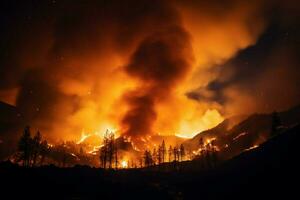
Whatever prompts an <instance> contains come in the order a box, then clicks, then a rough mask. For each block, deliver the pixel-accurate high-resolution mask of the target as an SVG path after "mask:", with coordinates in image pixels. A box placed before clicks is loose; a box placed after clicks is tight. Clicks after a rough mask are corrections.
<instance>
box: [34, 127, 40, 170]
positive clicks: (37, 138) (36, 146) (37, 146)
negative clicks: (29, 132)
mask: <svg viewBox="0 0 300 200" xmlns="http://www.w3.org/2000/svg"><path fill="white" fill-rule="evenodd" d="M41 141H42V136H41V133H40V132H39V131H38V132H37V133H36V135H35V136H34V137H33V140H32V166H33V167H34V166H35V165H36V161H37V158H38V156H39V155H40V151H41Z"/></svg>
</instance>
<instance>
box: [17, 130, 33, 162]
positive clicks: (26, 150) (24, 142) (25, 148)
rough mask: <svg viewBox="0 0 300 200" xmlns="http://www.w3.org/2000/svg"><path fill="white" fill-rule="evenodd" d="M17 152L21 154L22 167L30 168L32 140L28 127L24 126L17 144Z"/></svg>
mask: <svg viewBox="0 0 300 200" xmlns="http://www.w3.org/2000/svg"><path fill="white" fill-rule="evenodd" d="M18 150H19V151H20V153H21V156H20V159H21V160H22V161H23V166H25V167H29V166H30V157H31V153H32V139H31V136H30V127H29V126H26V127H25V129H24V131H23V135H22V136H21V138H20V141H19V144H18Z"/></svg>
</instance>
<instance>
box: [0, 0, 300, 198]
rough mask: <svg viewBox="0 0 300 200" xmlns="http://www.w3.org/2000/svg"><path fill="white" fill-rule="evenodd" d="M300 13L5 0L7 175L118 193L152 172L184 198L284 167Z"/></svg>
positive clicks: (293, 115) (276, 4)
mask: <svg viewBox="0 0 300 200" xmlns="http://www.w3.org/2000/svg"><path fill="white" fill-rule="evenodd" d="M299 8H300V6H299V2H298V1H296V0H287V1H285V2H281V1H279V0H253V1H243V0H224V1H218V0H211V1H201V0H199V1H197V0H191V1H183V0H173V1H169V0H151V1H148V0H126V1H121V0H110V1H106V0H89V1H83V0H74V1H72V0H43V1H36V0H29V1H22V2H19V1H17V0H3V1H1V3H0V10H1V12H0V25H1V30H0V172H1V169H2V165H4V168H5V169H6V166H10V167H7V169H17V170H23V169H24V170H29V171H30V170H32V172H33V173H34V172H35V171H38V170H46V171H47V170H50V171H51V170H53V173H56V172H57V173H58V174H59V173H60V172H58V171H55V170H62V171H63V170H66V171H65V172H66V173H62V174H64V175H65V174H68V173H70V174H72V173H73V172H72V170H79V174H81V173H89V172H91V173H92V174H93V173H94V172H95V171H93V172H92V171H89V170H99V171H101V172H103V174H102V175H99V176H101V177H100V178H99V180H101V181H103V183H102V182H101V184H100V185H105V184H104V182H105V181H108V180H117V181H116V182H114V181H111V182H109V183H107V184H108V186H107V191H111V188H114V187H115V185H117V186H120V185H123V184H124V183H125V182H126V181H124V180H125V179H127V178H128V180H130V181H132V182H130V181H129V182H130V184H128V186H127V185H126V183H125V185H126V187H131V186H132V188H131V189H134V188H139V187H140V186H139V184H138V181H137V180H139V179H140V176H141V174H143V173H144V174H143V175H144V176H145V177H146V178H145V180H147V181H145V182H143V181H141V183H142V184H141V185H143V186H144V187H145V188H148V189H149V190H147V189H146V190H145V191H144V190H143V188H139V189H140V191H143V192H145V193H147V192H148V193H151V192H149V191H156V192H158V193H160V192H161V191H163V193H164V195H166V196H165V198H164V199H185V198H184V197H190V196H189V195H188V193H187V192H186V191H189V190H190V188H194V187H195V186H194V185H197V184H196V182H199V184H200V185H202V186H203V187H204V188H206V191H213V187H211V186H210V185H209V184H211V183H210V182H213V181H211V180H214V181H215V182H218V183H221V182H222V181H219V179H218V178H217V179H218V180H215V179H214V178H215V177H214V176H212V175H211V174H213V173H214V172H218V173H216V174H217V175H216V177H217V176H220V177H222V178H220V179H223V178H225V179H228V176H229V175H228V174H226V173H227V170H228V173H229V172H230V173H232V174H234V176H237V177H239V174H235V173H237V172H236V171H239V170H233V169H237V168H239V167H241V169H242V168H243V169H245V174H247V173H250V171H251V170H252V171H253V174H254V173H255V172H254V171H255V170H258V169H260V167H261V165H259V163H264V162H270V163H273V162H275V161H276V162H278V163H279V164H277V165H275V166H276V167H278V166H282V163H281V161H282V160H276V159H277V158H274V159H273V160H272V159H271V160H268V159H266V160H264V159H261V156H263V155H265V156H269V158H273V157H272V155H273V154H272V153H271V152H272V151H270V149H275V150H274V151H276V152H277V151H278V154H280V156H279V157H278V159H279V158H280V159H283V160H284V159H286V158H287V157H289V156H287V155H285V156H283V155H284V154H285V152H288V151H289V150H285V151H283V150H282V152H281V151H279V150H278V149H276V148H277V146H278V148H279V146H282V147H283V146H284V147H285V145H286V142H287V141H290V140H291V141H292V139H290V138H293V137H296V136H294V135H293V133H294V132H297V131H298V126H299V123H300V90H299V88H298V86H299V85H300V70H299V66H300V65H299V64H300V62H299V61H300V59H299V56H298V52H299V48H300V46H299V35H300V34H299V30H300V29H299V27H300V26H299V13H300V10H299ZM278 138H279V139H278ZM275 146H276V148H275ZM291 148H292V147H291ZM289 153H290V154H293V152H289ZM281 156H282V157H281ZM243 159H246V160H247V159H248V160H249V162H248V160H247V161H245V160H243ZM255 159H256V160H255ZM245 163H251V166H252V167H253V168H251V169H250V167H249V169H248V168H247V166H245ZM270 163H269V164H270ZM273 164H274V163H273ZM13 166H14V167H15V168H14V167H13ZM249 166H250V165H249ZM268 166H269V165H268ZM270 166H273V165H272V164H270ZM276 167H275V168H276ZM275 168H272V169H275ZM85 170H86V171H85ZM88 171H89V172H88ZM241 171H242V170H241ZM30 172H31V171H30ZM225 172H226V173H225ZM256 172H258V174H259V173H260V172H261V171H259V170H258V171H256ZM131 173H132V174H131ZM155 173H157V174H155ZM193 173H195V177H194V176H193V175H192V174H193ZM133 174H134V175H133ZM168 174H171V176H170V177H167V176H168ZM185 174H188V175H187V177H186V178H185V177H184V175H185ZM220 174H221V175H220ZM262 174H264V173H262ZM64 175H63V176H64ZM47 176H48V175H47ZM58 176H60V175H58ZM87 176H88V177H89V176H90V175H87V174H84V175H82V177H87ZM97 176H98V175H97ZM160 176H161V177H162V178H161V179H160V178H159V177H160ZM181 176H182V177H181ZM245 176H246V175H245ZM163 177H164V178H165V180H169V181H170V185H168V184H166V183H165V182H163V181H162V180H163V179H164V178H163ZM174 177H177V178H178V177H179V181H177V180H176V181H175V178H174ZM197 177H198V178H199V177H202V178H203V181H206V182H205V183H204V182H201V181H199V180H198V179H197ZM207 177H209V178H207ZM241 177H242V176H241ZM48 178H49V177H48ZM51 178H52V177H51ZM131 178H132V179H131ZM173 178H174V179H173ZM196 179H197V180H196ZM63 180H71V179H68V178H66V179H63ZM183 180H184V181H183ZM264 180H265V179H264ZM268 180H269V179H268ZM189 181H191V182H193V181H194V182H193V183H195V184H193V183H191V182H189ZM238 181H241V180H238ZM54 182H57V183H58V182H59V181H54ZM70 182H72V181H70ZM77 182H78V183H79V182H80V181H78V180H77ZM77 182H76V181H74V184H75V183H77ZM96 182H97V181H95V182H93V183H95V184H96ZM200 182H201V183H200ZM206 183H207V184H208V185H206ZM61 184H62V185H64V184H65V182H62V183H61ZM91 184H92V183H91ZM66 185H68V184H66ZM79 185H80V184H79ZM79 185H76V187H75V186H74V187H71V186H70V185H68V187H69V186H70V187H69V188H75V189H77V188H81V187H80V186H79ZM87 185H88V184H87ZM96 185H97V184H96ZM133 185H134V186H133ZM185 185H192V186H190V187H187V186H185ZM223 185H226V183H224V184H223ZM237 185H239V184H237ZM117 186H116V187H117ZM219 186H220V188H222V187H221V185H219ZM122 187H123V186H122ZM126 187H125V186H124V187H123V188H122V189H121V190H122V191H125V190H126ZM91 188H92V187H91ZM178 188H182V191H181V189H178ZM127 189H128V188H127ZM78 191H80V190H78ZM224 191H225V190H224ZM224 191H223V192H224ZM143 192H141V193H143ZM47 193H51V192H48V191H47ZM69 193H70V192H69ZM71 193H72V192H71ZM86 193H89V192H86ZM86 193H84V194H86ZM221 193H222V191H221ZM221 193H220V194H221ZM72 194H73V193H72ZM154 194H155V193H153V195H154ZM207 194H208V195H209V193H207ZM107 195H108V196H107V198H108V199H111V196H110V194H107ZM181 195H183V196H181ZM79 196H80V195H79ZM150 196H151V195H150ZM150 196H149V197H150ZM0 197H1V194H0ZM67 197H70V196H68V195H67ZM93 197H94V196H93ZM74 198H75V199H76V198H77V196H76V195H75V196H74ZM74 198H73V196H72V197H71V199H74ZM155 198H156V197H153V198H152V199H155ZM67 199H68V198H67ZM79 199H81V198H79ZM92 199H93V198H92ZM139 199H140V198H139Z"/></svg>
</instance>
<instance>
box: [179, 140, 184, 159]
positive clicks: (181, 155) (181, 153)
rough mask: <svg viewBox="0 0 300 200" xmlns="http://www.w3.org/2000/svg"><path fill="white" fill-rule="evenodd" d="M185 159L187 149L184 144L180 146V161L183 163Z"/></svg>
mask: <svg viewBox="0 0 300 200" xmlns="http://www.w3.org/2000/svg"><path fill="white" fill-rule="evenodd" d="M184 158H185V149H184V146H183V144H181V145H180V160H181V161H183V160H184Z"/></svg>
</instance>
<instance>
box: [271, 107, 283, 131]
mask: <svg viewBox="0 0 300 200" xmlns="http://www.w3.org/2000/svg"><path fill="white" fill-rule="evenodd" d="M280 126H281V120H280V117H279V115H278V113H277V112H276V111H275V112H273V113H272V125H271V136H274V135H276V134H277V133H278V127H280Z"/></svg>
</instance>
